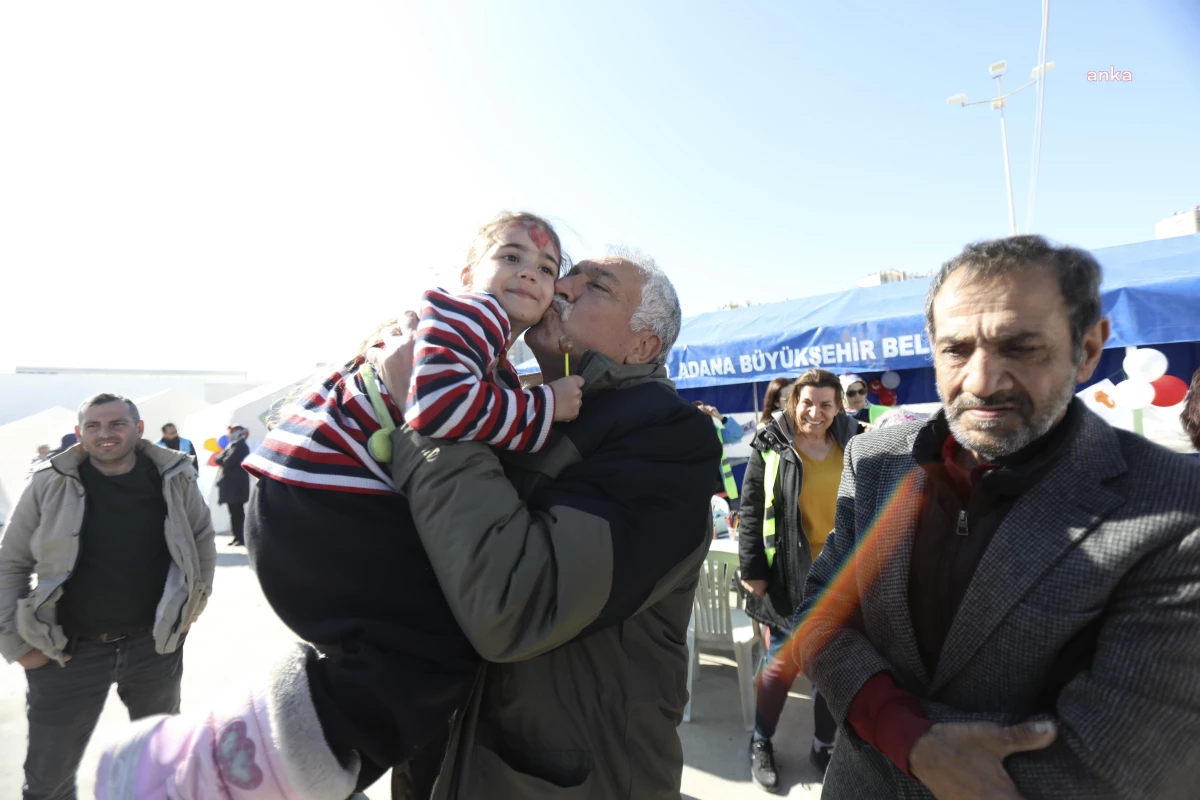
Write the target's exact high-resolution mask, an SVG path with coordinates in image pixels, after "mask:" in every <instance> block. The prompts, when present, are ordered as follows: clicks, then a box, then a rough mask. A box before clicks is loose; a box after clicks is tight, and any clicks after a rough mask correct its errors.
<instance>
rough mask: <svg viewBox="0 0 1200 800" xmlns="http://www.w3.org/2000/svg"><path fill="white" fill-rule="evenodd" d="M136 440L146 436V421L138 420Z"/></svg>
mask: <svg viewBox="0 0 1200 800" xmlns="http://www.w3.org/2000/svg"><path fill="white" fill-rule="evenodd" d="M137 429H138V438H139V439H140V438H142V437H143V436H144V435H145V434H146V420H144V419H139V420H138V424H137Z"/></svg>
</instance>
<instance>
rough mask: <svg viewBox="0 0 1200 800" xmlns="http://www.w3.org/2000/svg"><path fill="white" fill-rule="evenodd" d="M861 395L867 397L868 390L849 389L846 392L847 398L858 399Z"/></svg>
mask: <svg viewBox="0 0 1200 800" xmlns="http://www.w3.org/2000/svg"><path fill="white" fill-rule="evenodd" d="M860 394H861V395H863V396H864V397H865V396H866V394H867V390H866V389H847V390H846V397H858V396H859V395H860Z"/></svg>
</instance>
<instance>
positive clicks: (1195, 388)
mask: <svg viewBox="0 0 1200 800" xmlns="http://www.w3.org/2000/svg"><path fill="white" fill-rule="evenodd" d="M1179 419H1180V421H1181V422H1183V429H1184V430H1185V431H1187V435H1188V438H1189V439H1191V440H1192V447H1195V448H1196V449H1197V450H1200V369H1198V370H1196V371H1195V372H1194V373H1193V374H1192V385H1191V386H1189V387H1188V393H1187V398H1186V399H1185V400H1184V403H1183V413H1182V414H1180V415H1179Z"/></svg>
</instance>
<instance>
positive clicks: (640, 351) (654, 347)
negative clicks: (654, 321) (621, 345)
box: [625, 331, 663, 364]
mask: <svg viewBox="0 0 1200 800" xmlns="http://www.w3.org/2000/svg"><path fill="white" fill-rule="evenodd" d="M634 337H635V338H634V341H633V349H632V350H630V351H629V353H628V354H627V355H626V356H625V363H626V364H649V363H650V362H651V361H653V360H654V359H655V357H656V356H658V354H659V353H660V352H662V344H663V341H662V337H661V336H659V335H658V334H657V333H654V332H653V331H638V332H637V333H635V334H634Z"/></svg>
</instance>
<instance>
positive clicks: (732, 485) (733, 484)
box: [713, 419, 738, 500]
mask: <svg viewBox="0 0 1200 800" xmlns="http://www.w3.org/2000/svg"><path fill="white" fill-rule="evenodd" d="M713 427H715V428H716V429H717V439H719V440H720V442H721V481H722V482H723V483H724V484H725V496H726V497H728V498H729V499H730V500H737V498H738V490H737V481H735V480H734V479H733V467H731V466H729V458H728V457H727V456H726V455H725V431H724V429H723V428H722V427H721V423H720V422H719V421H718V420H715V419H714V420H713Z"/></svg>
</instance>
